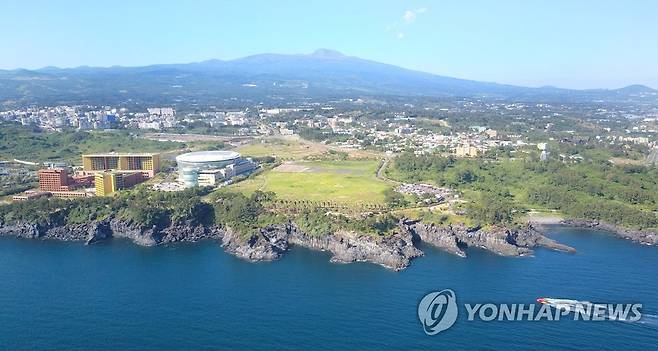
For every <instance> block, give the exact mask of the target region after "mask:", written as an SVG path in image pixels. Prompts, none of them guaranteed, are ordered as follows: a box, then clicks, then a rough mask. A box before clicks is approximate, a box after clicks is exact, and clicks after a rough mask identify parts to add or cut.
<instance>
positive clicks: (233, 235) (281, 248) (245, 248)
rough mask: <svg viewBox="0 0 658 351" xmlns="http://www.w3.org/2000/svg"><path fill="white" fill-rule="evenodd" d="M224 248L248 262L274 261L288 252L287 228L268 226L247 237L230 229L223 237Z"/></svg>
mask: <svg viewBox="0 0 658 351" xmlns="http://www.w3.org/2000/svg"><path fill="white" fill-rule="evenodd" d="M222 247H224V250H226V252H228V253H230V254H233V255H235V256H238V257H240V258H243V259H246V260H248V261H273V260H276V259H278V258H279V257H281V255H283V253H284V252H286V251H287V250H288V247H289V244H288V238H287V234H286V232H285V228H282V227H280V226H267V227H265V228H261V229H259V230H257V231H255V232H253V233H252V234H250V235H246V236H244V235H241V234H240V233H238V232H236V231H234V230H232V229H228V230H226V232H225V233H224V235H223V237H222Z"/></svg>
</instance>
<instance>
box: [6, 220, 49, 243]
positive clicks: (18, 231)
mask: <svg viewBox="0 0 658 351" xmlns="http://www.w3.org/2000/svg"><path fill="white" fill-rule="evenodd" d="M41 233H42V230H41V229H40V228H39V226H38V225H36V224H29V223H15V224H6V223H2V222H0V236H15V237H18V238H25V239H36V238H39V237H40V236H41Z"/></svg>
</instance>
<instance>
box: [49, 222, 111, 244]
mask: <svg viewBox="0 0 658 351" xmlns="http://www.w3.org/2000/svg"><path fill="white" fill-rule="evenodd" d="M111 237H112V231H111V229H110V224H109V222H108V221H100V222H90V223H85V224H76V225H65V226H62V227H54V228H50V229H48V230H47V231H46V233H45V235H44V236H43V238H44V239H55V240H62V241H84V242H86V243H87V244H92V243H94V242H97V241H100V240H104V239H109V238H111Z"/></svg>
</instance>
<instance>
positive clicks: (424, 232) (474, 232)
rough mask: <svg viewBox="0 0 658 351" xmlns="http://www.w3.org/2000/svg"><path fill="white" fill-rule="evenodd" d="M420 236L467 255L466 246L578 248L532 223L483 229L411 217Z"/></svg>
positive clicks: (503, 250) (522, 250) (505, 252)
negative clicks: (550, 236)
mask: <svg viewBox="0 0 658 351" xmlns="http://www.w3.org/2000/svg"><path fill="white" fill-rule="evenodd" d="M404 225H405V226H406V227H407V229H408V230H409V232H410V233H411V234H412V235H414V236H416V237H417V238H418V240H421V241H423V242H426V243H428V244H430V245H432V246H434V247H437V248H439V249H441V250H443V251H446V252H449V253H451V254H454V255H457V256H460V257H466V251H465V248H468V247H477V248H481V249H484V250H486V251H489V252H492V253H495V254H497V255H501V256H510V257H511V256H529V255H532V254H533V250H532V249H533V248H536V247H545V248H548V249H552V250H558V251H564V252H575V251H576V250H575V249H574V248H572V247H570V246H567V245H563V244H560V243H558V242H556V241H555V240H552V239H549V238H547V237H546V236H544V235H543V234H541V233H540V232H539V231H538V230H537V229H535V228H534V227H533V226H531V225H528V226H525V227H522V228H506V227H493V228H491V229H488V230H484V229H482V228H480V227H475V228H469V227H466V226H464V225H454V226H453V225H448V226H445V227H439V226H435V225H434V224H426V223H421V222H415V221H409V222H406V223H405V224H404Z"/></svg>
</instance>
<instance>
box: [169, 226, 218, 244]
mask: <svg viewBox="0 0 658 351" xmlns="http://www.w3.org/2000/svg"><path fill="white" fill-rule="evenodd" d="M223 236H224V231H223V230H222V229H220V228H219V227H217V226H211V227H204V226H202V225H197V226H194V225H190V224H188V225H174V226H170V227H167V228H165V229H162V230H161V231H159V232H158V235H157V236H156V241H157V243H158V244H168V243H177V242H197V241H202V240H220V239H221V238H222V237H223Z"/></svg>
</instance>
